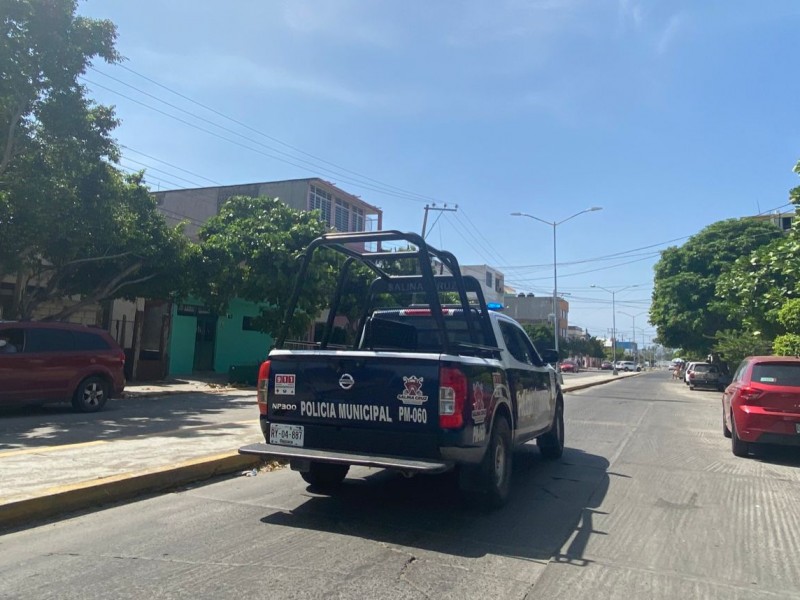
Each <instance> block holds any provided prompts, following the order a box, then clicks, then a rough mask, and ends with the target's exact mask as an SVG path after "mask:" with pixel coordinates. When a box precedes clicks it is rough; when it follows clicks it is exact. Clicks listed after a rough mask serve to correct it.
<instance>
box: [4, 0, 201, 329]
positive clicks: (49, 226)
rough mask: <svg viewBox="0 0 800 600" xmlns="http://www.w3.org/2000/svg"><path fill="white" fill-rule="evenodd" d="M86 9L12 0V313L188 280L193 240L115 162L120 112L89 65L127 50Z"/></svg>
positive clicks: (7, 127) (7, 20)
mask: <svg viewBox="0 0 800 600" xmlns="http://www.w3.org/2000/svg"><path fill="white" fill-rule="evenodd" d="M75 10H76V2H74V1H71V0H5V2H4V4H3V11H4V13H3V17H4V19H3V21H2V25H1V26H2V28H3V35H2V36H1V37H0V73H2V81H3V85H2V87H0V276H2V275H6V274H10V273H12V274H16V275H17V286H16V293H15V294H14V299H15V301H14V305H13V306H12V307H11V313H12V314H11V315H10V316H15V317H21V318H29V317H30V316H31V315H32V314H33V313H34V311H35V310H36V308H37V307H38V306H39V305H41V304H42V303H43V302H46V301H48V300H54V299H61V298H66V297H73V296H78V297H79V298H80V300H79V301H78V302H77V303H75V302H73V303H71V305H70V306H69V307H68V308H67V309H65V310H62V311H61V312H59V313H58V314H56V315H53V316H52V317H51V318H55V319H63V318H66V317H67V316H69V314H70V313H72V312H75V311H76V310H79V309H80V308H82V307H83V306H86V305H88V304H93V303H95V302H98V301H100V300H104V299H108V298H114V297H120V296H133V295H139V294H144V293H153V294H158V295H166V294H167V293H168V292H169V291H171V290H172V289H175V288H177V287H180V285H181V281H182V279H181V275H182V274H184V273H185V271H186V269H185V266H184V265H185V261H184V259H185V258H186V255H187V254H188V253H190V252H191V244H190V243H189V242H188V240H186V239H185V238H184V237H183V236H182V235H181V233H180V231H179V230H175V229H170V228H169V227H167V225H166V222H165V221H164V219H163V218H162V217H161V216H160V215H159V214H158V212H157V211H156V207H155V204H154V202H153V200H152V198H151V197H150V194H149V192H148V191H147V189H146V188H145V187H144V186H143V185H142V184H141V177H140V176H138V175H136V176H123V175H122V174H121V173H120V172H119V171H118V170H117V169H115V168H114V167H113V166H112V165H110V164H109V162H108V161H109V160H115V159H116V158H117V156H118V149H117V146H116V144H115V142H114V140H113V138H112V136H111V132H112V130H113V129H114V127H116V125H117V121H116V119H115V118H114V114H113V111H112V110H111V109H110V108H108V107H104V106H99V105H96V104H95V103H93V102H92V101H91V100H90V99H88V98H87V96H86V90H85V88H84V87H83V86H82V85H81V84H80V83H79V82H78V77H79V76H80V75H81V74H83V73H84V72H85V71H86V68H87V67H88V65H89V64H90V63H91V61H92V60H93V59H94V58H96V57H99V58H101V59H103V60H105V61H107V62H116V61H117V60H119V56H118V55H117V53H116V50H115V49H114V40H115V37H116V30H115V28H114V25H113V24H112V23H110V22H109V21H98V20H93V19H86V18H83V17H79V16H77V15H75ZM184 279H185V277H184ZM29 284H30V285H29Z"/></svg>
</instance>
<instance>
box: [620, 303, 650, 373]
mask: <svg viewBox="0 0 800 600" xmlns="http://www.w3.org/2000/svg"><path fill="white" fill-rule="evenodd" d="M619 312H620V313H621V314H623V315H625V316H628V317H630V318H631V319H632V320H633V323H632V324H631V329H633V343H634V344H635V343H636V317H641V316H642V315H646V314H647V311H644V312H640V313H636V314H635V315H632V314H630V313H626V312H623V311H619ZM642 336H644V331H643V332H642ZM642 346H644V342H642ZM636 354H637V357H636V358H637V359H638V358H639V356H638V355H639V354H640V353H639V352H637V353H636ZM637 362H638V360H637Z"/></svg>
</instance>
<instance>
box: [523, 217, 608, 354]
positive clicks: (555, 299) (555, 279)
mask: <svg viewBox="0 0 800 600" xmlns="http://www.w3.org/2000/svg"><path fill="white" fill-rule="evenodd" d="M596 210H603V207H602V206H592V207H590V208H585V209H583V210H582V211H580V212H576V213H575V214H574V215H572V216H570V217H567V218H566V219H562V220H561V221H545V220H544V219H540V218H539V217H534V216H533V215H529V214H528V213H523V212H513V213H511V216H512V217H528V218H529V219H533V220H535V221H539V222H540V223H544V224H545V225H550V226H551V227H552V228H553V315H554V317H553V340H554V343H555V346H556V348H555V350H556V354H558V263H557V262H556V227H558V226H559V225H561V224H562V223H566V222H567V221H569V220H570V219H574V218H575V217H577V216H578V215H582V214H583V213H587V212H594V211H596Z"/></svg>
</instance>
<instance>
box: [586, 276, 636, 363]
mask: <svg viewBox="0 0 800 600" xmlns="http://www.w3.org/2000/svg"><path fill="white" fill-rule="evenodd" d="M591 287H593V288H597V289H598V290H603V291H604V292H608V293H609V294H611V364H612V365H613V371H612V373H614V375H619V371H617V305H616V296H617V294H618V293H619V292H622V291H624V290H627V289H630V288H635V287H638V284H633V285H626V286H625V287H624V288H620V289H618V290H609V289H608V288H604V287H601V286H599V285H594V284H592V285H591Z"/></svg>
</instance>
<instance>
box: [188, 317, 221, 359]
mask: <svg viewBox="0 0 800 600" xmlns="http://www.w3.org/2000/svg"><path fill="white" fill-rule="evenodd" d="M216 340H217V316H216V315H209V314H205V315H203V314H198V315H197V329H196V333H195V338H194V365H193V368H192V370H194V371H213V370H214V346H215V345H216Z"/></svg>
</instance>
